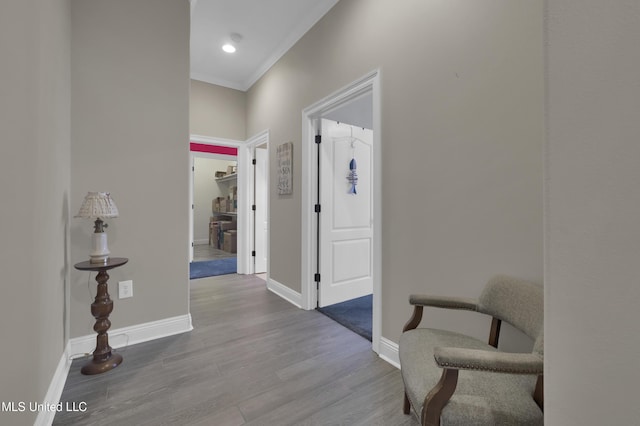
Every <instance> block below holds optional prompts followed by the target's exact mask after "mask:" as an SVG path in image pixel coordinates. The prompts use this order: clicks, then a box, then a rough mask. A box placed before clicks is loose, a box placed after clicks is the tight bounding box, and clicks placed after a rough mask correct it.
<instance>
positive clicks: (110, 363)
mask: <svg viewBox="0 0 640 426" xmlns="http://www.w3.org/2000/svg"><path fill="white" fill-rule="evenodd" d="M128 261H129V259H127V258H124V257H110V258H109V259H107V263H91V262H90V261H86V262H80V263H76V264H75V265H74V267H75V268H76V269H78V270H80V271H96V272H98V275H97V276H96V281H97V282H98V291H97V293H96V299H95V301H94V302H93V303H92V304H91V315H93V317H94V318H95V319H96V323H95V325H94V326H93V329H94V330H95V331H96V333H98V336H97V337H96V349H95V351H93V359H92V360H91V361H89V362H88V363H87V364H85V365H84V366H83V367H82V370H80V371H81V372H82V374H100V373H104V372H107V371H109V370H113V369H114V368H116V367H117V366H118V365H119V364H120V363H121V362H122V355H120V354H116V353H112V352H111V346H109V335H108V334H107V330H109V327H111V321H109V314H110V313H111V311H113V300H111V298H110V297H109V288H108V284H107V281H109V275H108V274H107V271H108V270H109V269H113V268H117V267H118V266H122V265H124V264H125V263H127V262H128Z"/></svg>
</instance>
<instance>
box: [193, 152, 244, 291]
mask: <svg viewBox="0 0 640 426" xmlns="http://www.w3.org/2000/svg"><path fill="white" fill-rule="evenodd" d="M191 152H192V155H191V171H192V191H191V196H192V203H191V213H192V215H191V216H192V220H191V239H192V244H191V253H192V258H191V263H190V268H189V269H190V274H189V276H190V279H198V278H205V277H211V276H217V275H226V274H232V273H236V272H237V270H238V268H237V232H238V231H237V229H238V226H237V223H238V221H237V215H238V213H237V212H238V207H237V200H238V186H237V171H238V162H237V149H236V148H229V147H222V146H217V145H206V146H204V147H202V146H198V145H197V144H192V145H191Z"/></svg>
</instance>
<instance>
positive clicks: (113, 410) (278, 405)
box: [53, 274, 418, 426]
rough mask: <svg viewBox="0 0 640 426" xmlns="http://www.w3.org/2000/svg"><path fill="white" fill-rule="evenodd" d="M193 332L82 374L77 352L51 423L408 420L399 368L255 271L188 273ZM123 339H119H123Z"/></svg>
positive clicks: (403, 424)
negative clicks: (82, 408) (78, 407)
mask: <svg viewBox="0 0 640 426" xmlns="http://www.w3.org/2000/svg"><path fill="white" fill-rule="evenodd" d="M190 310H191V315H192V319H193V324H194V330H193V331H192V332H190V333H185V334H181V335H178V336H171V337H167V338H164V339H158V340H154V341H151V342H146V343H141V344H138V345H131V346H129V347H127V348H123V349H120V350H118V352H120V353H122V355H123V356H124V362H123V363H122V364H121V365H120V366H118V368H116V369H114V370H112V371H110V372H108V373H105V374H100V375H96V376H83V375H82V374H80V367H81V366H82V364H83V363H84V360H76V361H74V362H73V364H72V366H71V371H70V372H69V376H68V379H67V383H66V386H65V389H64V391H63V395H62V402H63V403H66V402H70V403H71V402H75V403H76V404H77V403H80V402H86V404H87V411H86V412H66V411H61V412H59V413H57V414H56V417H55V419H54V423H53V424H54V425H125V426H127V425H154V426H157V425H180V426H183V425H191V426H203V425H216V426H242V425H247V426H249V425H261V426H284V425H313V426H317V425H349V426H352V425H384V426H388V425H390V426H415V425H417V424H418V422H417V421H416V420H415V418H413V417H411V416H405V415H403V414H402V409H401V407H402V396H403V393H402V379H401V377H400V372H399V371H398V370H396V369H395V368H394V367H392V366H391V365H389V364H388V363H386V362H384V361H382V360H381V359H380V358H378V356H377V355H376V354H375V353H374V352H372V351H371V343H370V342H368V341H367V340H365V339H363V338H361V337H360V336H358V335H356V334H355V333H352V332H351V331H349V330H347V329H345V328H344V327H342V326H341V325H339V324H337V323H335V322H333V321H332V320H330V319H329V318H327V317H325V316H324V315H322V314H319V313H318V312H315V311H303V310H301V309H298V308H296V307H295V306H293V305H291V304H290V303H288V302H287V301H285V300H283V299H281V298H279V297H278V296H276V295H274V294H273V293H271V292H269V291H268V290H267V289H266V286H265V282H264V280H261V279H260V278H257V277H254V276H243V275H235V274H234V275H225V276H219V277H211V278H203V279H198V280H193V281H191V305H190ZM123 338H126V337H123Z"/></svg>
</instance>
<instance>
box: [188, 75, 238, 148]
mask: <svg viewBox="0 0 640 426" xmlns="http://www.w3.org/2000/svg"><path fill="white" fill-rule="evenodd" d="M246 99H247V95H246V93H245V92H241V91H239V90H235V89H229V88H227V87H221V86H216V85H215V84H210V83H205V82H202V81H198V80H191V96H190V100H189V103H190V107H191V108H190V114H189V122H190V131H191V133H192V134H195V135H200V136H210V137H216V138H225V139H233V140H238V141H244V140H246V139H247V128H246V118H245V116H246Z"/></svg>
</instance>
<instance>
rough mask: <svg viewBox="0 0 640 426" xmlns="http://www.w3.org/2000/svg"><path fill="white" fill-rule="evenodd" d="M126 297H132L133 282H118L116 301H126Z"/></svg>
mask: <svg viewBox="0 0 640 426" xmlns="http://www.w3.org/2000/svg"><path fill="white" fill-rule="evenodd" d="M128 297H133V281H132V280H128V281H120V282H118V299H126V298H128Z"/></svg>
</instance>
